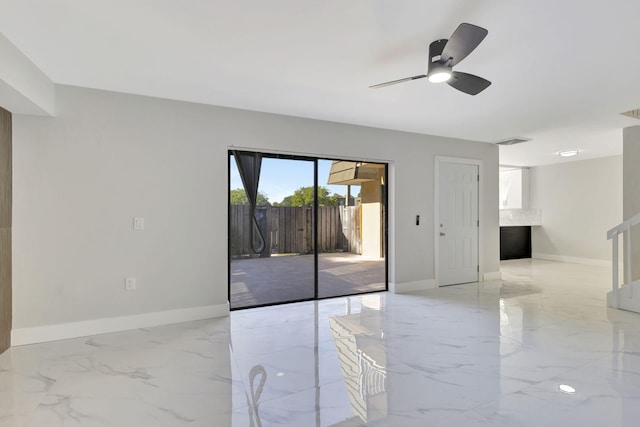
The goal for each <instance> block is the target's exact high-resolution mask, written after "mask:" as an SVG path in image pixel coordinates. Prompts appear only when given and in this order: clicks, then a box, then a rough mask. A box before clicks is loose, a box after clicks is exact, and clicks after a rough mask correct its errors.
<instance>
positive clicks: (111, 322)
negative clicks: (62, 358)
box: [11, 302, 229, 346]
mask: <svg viewBox="0 0 640 427" xmlns="http://www.w3.org/2000/svg"><path fill="white" fill-rule="evenodd" d="M228 315H229V303H228V302H227V303H225V304H217V305H208V306H203V307H193V308H182V309H177V310H167V311H158V312H153V313H144V314H134V315H131V316H121V317H108V318H103V319H93V320H83V321H80V322H70V323H59V324H55V325H46V326H34V327H31V328H19V329H14V330H12V331H11V345H12V346H18V345H27V344H35V343H40V342H47V341H58V340H65V339H69V338H78V337H86V336H90V335H99V334H107V333H110V332H119V331H127V330H131V329H139V328H150V327H153V326H162V325H168V324H171V323H181V322H191V321H193V320H203V319H211V318H214V317H223V316H228Z"/></svg>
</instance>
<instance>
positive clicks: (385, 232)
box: [227, 148, 389, 311]
mask: <svg viewBox="0 0 640 427" xmlns="http://www.w3.org/2000/svg"><path fill="white" fill-rule="evenodd" d="M233 151H245V152H254V153H259V154H260V155H261V156H262V158H271V159H284V160H302V161H312V162H313V183H314V186H313V198H314V202H313V262H314V268H313V270H314V274H313V280H314V297H313V298H303V299H297V300H289V301H279V302H270V303H264V304H256V305H253V306H249V307H237V308H233V307H231V261H232V259H231V157H232V156H233ZM319 160H328V161H333V160H337V161H352V162H354V161H356V162H357V161H358V160H350V159H340V158H328V157H313V156H306V155H298V154H283V153H273V152H269V151H261V150H256V149H247V148H238V149H237V150H236V149H233V148H229V149H228V150H227V299H228V301H229V307H230V310H231V311H235V310H244V309H249V308H259V307H267V306H272V305H281V304H292V303H296V302H304V301H319V300H324V299H330V298H339V297H346V296H355V295H365V294H372V293H376V292H387V291H388V290H389V215H388V210H389V209H388V202H389V200H388V198H389V191H388V189H389V163H387V162H382V161H371V162H370V163H376V164H380V165H384V175H383V176H384V184H383V188H382V212H381V213H380V215H381V216H382V218H381V220H382V221H381V222H382V224H381V228H382V230H381V232H382V238H383V242H382V244H383V253H384V289H381V290H376V291H371V292H357V293H352V294H344V295H336V296H327V297H320V296H319V295H318V289H319V280H318V255H319V253H318V161H319ZM360 161H363V162H364V160H360Z"/></svg>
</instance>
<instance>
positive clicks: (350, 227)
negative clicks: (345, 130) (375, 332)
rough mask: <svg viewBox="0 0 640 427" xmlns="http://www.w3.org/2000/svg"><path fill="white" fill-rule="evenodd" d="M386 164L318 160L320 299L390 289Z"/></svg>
mask: <svg viewBox="0 0 640 427" xmlns="http://www.w3.org/2000/svg"><path fill="white" fill-rule="evenodd" d="M385 180H386V165H384V164H380V163H370V162H352V161H339V160H318V298H327V297H334V296H342V295H353V294H359V293H364V292H374V291H384V290H386V288H387V285H386V262H385V256H386V254H385V252H386V232H385V231H386V228H385V223H386V221H385V217H384V216H385V206H386V191H385V187H384V186H385V184H386V182H385Z"/></svg>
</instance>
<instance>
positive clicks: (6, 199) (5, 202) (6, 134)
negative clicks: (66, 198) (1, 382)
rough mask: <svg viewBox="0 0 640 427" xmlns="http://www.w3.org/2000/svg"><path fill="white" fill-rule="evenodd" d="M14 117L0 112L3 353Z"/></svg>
mask: <svg viewBox="0 0 640 427" xmlns="http://www.w3.org/2000/svg"><path fill="white" fill-rule="evenodd" d="M11 138H12V131H11V113H10V112H8V111H7V110H5V109H3V108H0V353H2V352H4V351H5V350H6V349H8V348H9V347H10V346H11V317H12V311H11V303H12V296H11V186H12V184H11V170H12V169H11Z"/></svg>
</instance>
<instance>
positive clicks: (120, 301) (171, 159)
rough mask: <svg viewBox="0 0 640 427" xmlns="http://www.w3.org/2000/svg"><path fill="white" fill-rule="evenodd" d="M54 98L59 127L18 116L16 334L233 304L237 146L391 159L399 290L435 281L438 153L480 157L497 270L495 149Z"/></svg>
mask: <svg viewBox="0 0 640 427" xmlns="http://www.w3.org/2000/svg"><path fill="white" fill-rule="evenodd" d="M56 99H57V105H56V111H57V116H56V117H55V118H41V117H32V116H16V117H14V205H13V206H14V229H13V231H14V236H13V251H14V328H29V327H34V326H39V325H47V324H56V323H65V322H77V321H82V320H87V319H99V318H106V317H115V316H127V315H135V314H138V313H149V312H159V311H164V310H172V309H182V308H189V307H199V306H210V305H222V304H226V303H227V204H226V203H227V202H226V200H227V150H228V149H229V147H233V146H237V147H243V148H253V149H258V150H265V151H283V152H291V153H302V154H311V155H318V156H323V155H325V156H330V157H333V158H335V157H342V158H346V159H349V158H354V159H362V160H374V161H388V162H390V163H391V165H390V185H391V188H390V251H391V256H390V281H391V282H394V281H395V282H397V283H403V282H416V281H424V280H432V279H433V278H434V253H433V251H434V249H433V247H434V245H433V239H434V236H433V232H434V231H433V195H434V189H433V185H434V172H433V168H434V166H433V165H434V158H435V156H436V155H443V156H458V157H465V158H476V159H482V160H483V161H484V171H485V177H484V179H483V183H482V185H484V194H485V195H486V200H485V203H484V212H483V217H484V220H485V224H484V230H485V235H484V247H483V250H484V265H483V266H481V268H482V269H483V270H484V271H485V272H497V271H499V261H498V258H499V246H498V245H499V242H498V147H497V146H495V145H492V144H483V143H474V142H463V141H457V140H452V139H447V138H441V137H432V136H425V135H418V134H410V133H402V132H396V131H388V130H381V129H374V128H366V127H360V126H352V125H345V124H338V123H329V122H322V121H315V120H308V119H301V118H293V117H286V116H279V115H272V114H264V113H256V112H249V111H242V110H233V109H227V108H221V107H211V106H204V105H198V104H190V103H183V102H176V101H168V100H161V99H155V98H148V97H141V96H134V95H125V94H118V93H110V92H103V91H96V90H89V89H81V88H74V87H67V86H59V87H57V93H56ZM416 214H420V215H421V217H422V218H423V220H422V221H421V225H420V226H418V227H416V226H415V215H416ZM134 216H141V217H144V218H145V227H146V228H145V230H144V231H133V230H132V219H133V217H134ZM126 276H135V277H137V279H138V290H137V291H134V292H125V291H124V278H125V277H126Z"/></svg>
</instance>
